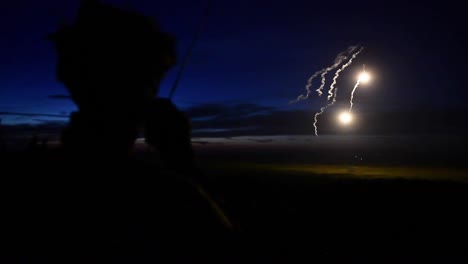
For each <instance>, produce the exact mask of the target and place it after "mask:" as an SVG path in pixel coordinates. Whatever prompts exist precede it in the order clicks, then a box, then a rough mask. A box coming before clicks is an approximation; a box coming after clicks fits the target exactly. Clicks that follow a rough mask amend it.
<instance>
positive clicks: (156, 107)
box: [4, 0, 230, 263]
mask: <svg viewBox="0 0 468 264" xmlns="http://www.w3.org/2000/svg"><path fill="white" fill-rule="evenodd" d="M50 38H51V39H52V40H53V41H54V43H55V44H56V49H57V54H58V65H57V76H58V80H59V81H60V82H62V83H63V84H64V85H65V86H66V88H67V89H68V91H69V92H70V95H71V98H72V99H73V101H74V102H75V103H76V105H77V106H78V111H77V112H75V113H73V114H72V115H71V120H70V124H69V126H68V127H67V129H66V130H65V131H64V133H63V135H62V145H63V147H62V149H61V150H59V151H57V152H55V153H53V154H50V155H43V156H40V157H34V158H33V159H32V160H30V161H28V162H29V163H32V164H33V165H32V166H31V167H33V168H34V172H35V173H33V174H28V177H32V179H30V178H28V180H27V181H26V180H24V179H23V180H18V181H19V182H21V185H22V187H21V193H25V196H22V197H23V198H22V199H26V200H17V201H16V202H17V203H18V204H16V205H15V206H13V207H12V210H13V211H15V210H19V209H18V208H21V210H20V211H21V212H22V213H21V214H12V215H14V217H17V218H18V219H16V218H12V219H11V223H12V224H11V225H12V226H13V227H15V228H13V229H10V231H9V232H12V234H10V236H4V239H9V241H7V242H8V243H7V244H8V247H11V248H12V250H14V249H16V250H18V249H19V253H18V254H19V255H22V252H23V253H26V254H27V255H28V254H32V255H34V256H36V255H39V256H44V257H45V258H46V259H48V258H50V257H51V256H53V257H58V254H59V252H60V253H63V254H67V255H68V256H67V257H66V258H65V259H66V260H65V261H62V262H70V260H77V259H78V260H85V261H86V262H90V261H91V262H92V261H96V262H101V263H102V262H108V261H109V260H112V261H115V262H129V263H138V262H143V260H145V261H150V260H151V261H156V260H160V261H162V262H163V263H167V262H169V263H173V262H195V261H197V262H198V261H201V262H207V261H213V262H222V261H223V257H225V256H226V255H225V254H224V253H223V252H224V251H223V250H224V249H225V248H226V247H228V246H227V245H225V244H224V243H225V242H226V241H227V240H226V235H227V234H228V229H229V226H230V222H229V220H228V219H227V218H226V217H225V215H224V214H223V212H222V211H221V210H220V209H219V208H218V207H217V206H216V204H215V203H214V202H213V201H212V200H210V198H209V197H208V196H207V194H206V193H205V192H204V191H203V189H202V188H201V187H200V186H199V185H197V184H195V183H194V181H193V179H190V178H192V177H193V176H194V175H196V174H197V173H198V172H197V171H196V169H195V166H194V161H193V152H192V148H191V144H190V127H189V122H188V120H187V118H186V117H185V116H184V115H183V113H182V112H180V111H179V110H178V109H177V108H176V107H175V106H174V105H173V104H172V103H171V102H170V101H168V100H164V99H155V98H154V97H155V95H156V93H157V91H158V86H159V83H160V81H161V80H162V78H163V77H164V75H165V73H166V72H167V70H168V69H169V68H170V67H171V66H173V65H174V63H175V60H176V57H175V42H174V39H173V38H172V37H171V36H170V35H168V34H166V33H164V32H162V31H161V30H160V29H159V28H158V26H157V25H156V24H154V23H152V22H151V21H150V20H148V19H147V18H146V17H143V16H141V15H139V14H136V13H132V12H128V11H124V10H121V9H118V8H115V7H112V6H108V5H104V4H101V3H98V2H97V1H91V0H88V1H83V2H82V5H81V7H80V9H79V12H78V15H77V20H76V23H75V24H74V25H70V26H66V27H63V28H61V29H60V30H59V31H57V32H56V33H54V34H52V35H51V36H50ZM141 127H145V129H144V131H143V132H144V133H145V137H146V139H147V142H148V143H149V144H150V145H151V146H152V147H153V148H154V149H156V150H157V151H158V152H159V154H160V156H161V159H162V161H163V163H164V164H165V168H166V169H162V168H156V167H155V165H154V164H153V163H147V162H144V161H140V160H135V159H132V158H131V157H129V151H130V149H131V148H132V146H133V144H134V141H135V138H136V137H137V135H138V133H139V131H138V129H139V128H141ZM56 168H59V169H56ZM12 185H13V184H12ZM11 192H14V190H13V189H12V190H11ZM24 197H29V198H28V199H29V200H28V199H27V198H24ZM25 201H28V202H25ZM12 217H13V216H12ZM18 230H19V231H18ZM15 232H16V233H15ZM18 232H19V233H20V235H19V236H18ZM21 235H23V236H24V237H26V238H27V242H25V241H26V240H21V239H20V238H21ZM5 237H6V238H5ZM18 237H19V238H18ZM17 239H19V240H18V241H17ZM14 255H15V256H16V254H14Z"/></svg>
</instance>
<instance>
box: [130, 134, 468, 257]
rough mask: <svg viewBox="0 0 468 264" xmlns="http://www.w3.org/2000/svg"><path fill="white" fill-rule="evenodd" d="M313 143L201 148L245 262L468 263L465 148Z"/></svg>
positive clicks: (266, 141)
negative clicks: (237, 229) (234, 225)
mask: <svg viewBox="0 0 468 264" xmlns="http://www.w3.org/2000/svg"><path fill="white" fill-rule="evenodd" d="M314 140H315V139H313V138H312V139H310V138H305V139H304V138H302V139H297V138H286V139H284V138H282V139H281V140H278V138H273V139H271V138H243V139H223V140H211V141H205V140H203V139H197V140H194V142H195V144H194V146H195V148H196V152H197V157H198V163H199V165H200V168H201V169H202V170H203V171H204V174H205V176H206V181H205V186H206V188H207V190H208V191H209V192H210V193H211V194H212V195H213V196H214V197H215V198H216V200H217V201H218V202H219V203H220V205H221V206H222V207H223V208H224V209H225V210H226V212H227V214H228V215H229V216H230V217H231V218H232V219H233V220H234V222H235V223H236V225H237V226H238V227H239V229H240V234H241V245H242V246H243V247H240V248H239V250H238V251H237V250H234V254H237V255H238V256H237V257H238V258H240V259H243V262H250V261H251V262H255V263H273V262H274V263H468V214H467V212H466V211H467V206H466V205H467V201H468V185H467V179H468V176H467V175H468V173H466V172H467V171H468V170H467V167H466V165H465V164H466V163H465V161H466V157H465V155H464V145H463V144H460V143H459V142H460V141H457V140H455V139H452V140H449V139H446V138H444V139H443V140H434V139H432V138H428V139H425V140H422V141H420V142H419V143H414V141H412V140H411V139H404V138H397V139H396V138H393V139H392V138H384V139H382V138H380V139H375V138H358V139H355V140H349V138H341V137H338V138H328V139H327V138H322V139H320V140H321V141H320V142H319V141H314ZM323 140H324V141H323ZM333 142H335V143H333ZM346 142H347V144H344V143H346ZM411 142H413V143H411ZM429 142H432V143H431V144H430V145H429ZM450 142H452V143H450ZM428 145H429V147H430V148H429V149H430V150H431V151H427V149H426V150H425V148H424V147H423V146H428ZM418 146H419V147H418ZM138 147H140V148H139V150H140V151H141V150H144V149H145V147H144V146H141V144H140V145H137V149H138ZM361 158H363V160H361ZM227 246H228V245H227Z"/></svg>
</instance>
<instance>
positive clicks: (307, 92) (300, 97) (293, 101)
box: [289, 69, 325, 104]
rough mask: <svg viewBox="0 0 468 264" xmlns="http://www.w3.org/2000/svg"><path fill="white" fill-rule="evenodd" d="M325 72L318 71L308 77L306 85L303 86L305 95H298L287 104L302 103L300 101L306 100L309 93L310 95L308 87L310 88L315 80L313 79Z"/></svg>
mask: <svg viewBox="0 0 468 264" xmlns="http://www.w3.org/2000/svg"><path fill="white" fill-rule="evenodd" d="M324 71H325V70H323V69H322V70H320V71H318V72H315V73H314V74H313V75H312V76H310V78H309V80H307V85H306V86H305V89H306V93H305V95H304V94H300V95H299V96H298V97H297V98H296V99H295V100H292V101H290V102H289V103H290V104H293V103H297V102H299V101H302V100H306V99H308V98H309V95H310V93H312V91H311V90H310V87H311V86H312V81H313V80H314V79H315V77H317V76H319V74H321V73H322V72H324Z"/></svg>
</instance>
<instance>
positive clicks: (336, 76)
mask: <svg viewBox="0 0 468 264" xmlns="http://www.w3.org/2000/svg"><path fill="white" fill-rule="evenodd" d="M362 50H364V47H361V48H360V49H359V50H358V51H357V52H356V53H354V54H353V55H352V56H351V59H349V61H348V62H347V63H346V64H343V66H341V68H340V69H338V70H337V71H336V73H335V76H334V77H333V82H332V84H331V85H330V89H329V90H328V97H327V100H330V99H331V98H332V97H333V90H334V89H335V85H336V81H337V80H338V77H340V73H341V72H342V71H343V70H344V69H346V67H348V66H349V65H351V63H353V60H354V59H355V58H356V57H357V55H359V53H361V52H362Z"/></svg>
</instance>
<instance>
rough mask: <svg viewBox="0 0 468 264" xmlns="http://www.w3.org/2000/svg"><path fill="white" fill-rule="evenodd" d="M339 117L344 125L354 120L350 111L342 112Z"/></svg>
mask: <svg viewBox="0 0 468 264" xmlns="http://www.w3.org/2000/svg"><path fill="white" fill-rule="evenodd" d="M338 118H339V119H340V122H341V123H342V124H344V125H347V124H349V123H351V121H353V116H352V115H351V114H350V113H348V112H343V113H341V114H340V116H339V117H338Z"/></svg>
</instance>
